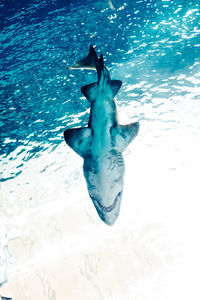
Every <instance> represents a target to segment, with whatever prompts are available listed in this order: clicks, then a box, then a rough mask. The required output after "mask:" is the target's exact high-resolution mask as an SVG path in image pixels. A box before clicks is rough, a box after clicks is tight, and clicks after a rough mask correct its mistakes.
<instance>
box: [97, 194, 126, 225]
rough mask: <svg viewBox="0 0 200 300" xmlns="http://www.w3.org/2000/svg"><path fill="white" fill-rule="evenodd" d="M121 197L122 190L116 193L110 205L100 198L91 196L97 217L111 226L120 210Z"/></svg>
mask: <svg viewBox="0 0 200 300" xmlns="http://www.w3.org/2000/svg"><path fill="white" fill-rule="evenodd" d="M121 198H122V191H121V192H119V193H118V194H117V196H116V198H115V199H114V200H113V202H112V204H111V205H106V204H105V203H104V202H103V201H102V199H98V198H93V197H91V199H92V201H93V203H94V206H95V208H96V210H97V213H98V215H99V217H100V218H101V219H102V221H103V222H104V223H106V224H107V225H110V226H112V225H113V224H114V223H115V221H116V219H117V217H118V215H119V211H120V205H121Z"/></svg>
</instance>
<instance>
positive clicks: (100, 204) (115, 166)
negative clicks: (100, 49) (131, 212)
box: [64, 55, 139, 225]
mask: <svg viewBox="0 0 200 300" xmlns="http://www.w3.org/2000/svg"><path fill="white" fill-rule="evenodd" d="M96 69H97V74H98V82H95V83H92V84H89V85H86V86H84V87H82V88H81V91H82V93H83V95H84V96H85V97H86V98H87V99H88V100H89V101H90V103H91V110H90V117H89V122H88V126H87V127H84V128H72V129H68V130H66V131H65V132H64V138H65V141H66V143H67V144H68V145H69V146H70V147H71V148H72V149H73V150H74V151H75V152H76V153H77V154H79V155H80V156H81V157H82V158H83V159H84V163H83V172H84V176H85V179H86V183H87V188H88V192H89V195H90V198H91V199H92V201H93V204H94V206H95V208H96V210H97V213H98V215H99V217H100V218H101V219H102V221H104V222H105V223H106V224H107V225H113V224H114V222H115V221H116V219H117V217H118V215H119V211H120V205H121V199H122V191H123V179H124V169H125V166H124V159H123V156H122V152H123V151H124V150H125V148H126V147H127V146H128V145H129V143H130V142H131V141H132V140H133V139H134V137H135V136H136V135H137V133H138V130H139V123H138V122H135V123H131V124H128V125H119V124H118V117H117V108H116V103H115V99H114V97H115V95H116V94H117V92H118V90H119V89H120V87H121V84H122V82H121V81H120V80H111V77H110V75H109V72H108V70H107V68H106V67H105V66H104V62H103V56H102V55H101V57H100V59H99V60H98V61H97V64H96Z"/></svg>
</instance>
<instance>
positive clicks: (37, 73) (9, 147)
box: [0, 0, 200, 299]
mask: <svg viewBox="0 0 200 300" xmlns="http://www.w3.org/2000/svg"><path fill="white" fill-rule="evenodd" d="M113 4H114V6H115V10H114V9H113V8H112V7H111V6H110V5H109V2H108V1H90V0H88V1H74V2H73V1H53V0H52V1H40V0H34V1H31V2H30V1H28V2H27V1H26V2H23V1H9V2H8V3H4V2H2V4H0V11H1V16H2V18H1V20H2V26H1V34H0V41H1V49H0V51H1V53H0V87H1V88H0V159H1V162H0V164H1V165H0V181H1V190H0V199H1V203H0V217H1V219H0V222H1V223H2V225H1V224H0V226H1V227H0V228H1V229H0V234H1V235H0V251H1V252H0V270H1V273H0V282H1V283H3V282H4V281H5V280H6V278H7V265H9V264H10V263H11V259H10V254H9V253H8V249H7V243H8V240H10V241H12V240H13V239H15V238H16V237H18V236H21V235H22V240H23V238H24V241H25V240H26V238H25V237H26V234H25V233H24V231H23V230H24V229H23V228H24V227H26V226H27V228H29V225H27V224H28V223H26V221H25V220H26V218H27V222H28V213H27V211H31V212H32V211H34V212H35V211H37V210H39V209H40V207H42V208H43V205H44V207H45V209H47V211H48V212H47V213H46V214H48V213H49V214H50V212H49V210H48V209H50V208H48V204H49V203H51V205H52V206H51V205H50V207H51V212H52V211H54V210H56V209H57V207H58V206H59V205H58V206H57V202H55V200H58V201H61V200H59V199H65V197H66V200H67V201H68V202H67V201H66V202H67V203H70V205H72V206H73V207H74V210H73V213H72V216H73V219H74V220H76V213H77V212H76V210H75V208H76V209H77V210H78V214H79V209H80V216H82V214H83V215H84V219H83V220H82V219H81V221H80V224H81V225H80V227H81V226H83V227H84V226H86V227H87V226H88V228H89V230H91V232H93V228H94V227H95V228H96V229H97V224H99V220H98V219H95V212H94V211H93V210H91V211H90V210H89V213H88V210H87V209H86V208H85V206H87V204H88V205H89V203H90V201H91V200H90V199H89V197H88V198H87V193H86V192H85V191H84V192H83V194H84V195H85V196H84V200H85V201H84V202H80V201H79V200H80V199H79V196H78V195H79V194H80V193H82V190H81V188H82V186H85V183H82V181H81V180H82V173H81V172H82V171H81V164H82V161H81V160H80V159H79V158H78V157H77V156H76V155H75V154H73V153H72V152H71V150H70V149H69V148H68V147H67V146H66V145H65V143H64V140H63V131H64V130H65V129H67V128H70V127H76V126H86V124H87V122H88V117H89V102H88V101H87V100H86V99H85V98H84V97H83V96H82V94H81V92H80V88H81V87H82V86H83V85H85V84H88V83H91V82H93V81H95V80H96V77H95V74H94V73H93V72H92V71H86V70H85V71H80V70H68V69H67V66H70V65H72V64H74V63H75V62H76V61H78V60H80V59H81V58H83V57H84V56H86V55H87V53H88V50H89V46H90V45H91V44H92V45H93V46H94V47H95V49H96V51H97V53H98V55H100V53H102V54H103V55H104V58H105V63H106V66H107V67H108V69H109V71H110V73H111V76H112V78H113V79H119V80H122V82H123V85H122V88H121V90H120V91H119V93H118V95H117V104H118V110H119V119H120V122H121V123H122V124H124V123H129V122H134V121H139V122H140V128H141V129H140V132H139V135H138V137H137V140H136V141H134V142H133V144H132V145H131V146H130V148H129V149H128V150H127V152H126V153H125V157H126V160H127V162H128V163H127V164H126V166H127V173H126V174H127V175H126V176H127V177H126V178H125V183H126V185H125V194H124V199H123V200H122V202H123V201H124V203H126V205H124V211H125V212H126V213H127V215H126V218H124V217H125V215H124V214H123V208H122V213H121V214H122V216H121V219H120V220H121V221H120V220H119V222H121V223H119V224H121V225H120V226H121V227H120V228H123V230H124V231H123V230H122V231H119V233H117V232H116V233H115V235H114V236H115V238H116V240H118V238H119V239H120V237H121V236H122V235H123V233H124V232H126V233H127V232H129V230H132V229H134V228H136V227H137V226H139V225H138V224H139V223H140V221H139V219H140V217H141V218H142V220H143V222H144V223H145V220H147V219H148V213H150V215H151V212H152V211H153V210H154V211H155V206H154V208H152V206H153V204H155V203H156V207H159V208H160V211H162V208H161V206H162V205H163V207H165V213H164V212H163V211H164V208H163V211H162V212H161V216H163V218H164V219H165V218H166V220H168V219H169V216H171V210H170V209H171V207H173V208H174V206H175V210H176V209H177V210H176V211H179V207H180V205H183V207H182V208H183V211H190V209H191V207H193V209H194V208H199V207H198V205H197V200H199V188H198V184H199V183H198V178H199V167H200V162H199V151H200V137H199V132H200V122H199V120H200V51H199V49H200V7H199V1H183V0H182V1H181V0H179V1H178V0H175V1H168V0H162V1H161V0H157V1H156V0H152V1H150V0H147V1H145V0H140V1H131V0H128V1H126V2H124V1H122V0H120V1H117V0H116V1H115V2H114V1H113ZM133 182H134V184H135V186H136V187H137V188H135V186H134V185H133ZM79 185H80V186H79ZM126 186H127V188H126ZM144 187H145V188H144ZM73 189H75V190H76V192H74V190H73ZM72 190H73V194H72V195H73V200H74V201H73V202H72V203H71V202H70V201H71V194H70V193H71V192H72ZM74 193H75V194H74ZM74 195H75V196H74ZM132 195H135V198H134V199H135V200H134V201H135V202H129V200H128V199H131V200H132ZM160 195H162V197H160ZM166 195H168V196H169V198H168V200H167V201H169V202H170V201H171V202H170V203H171V204H169V207H170V208H169V207H168V208H167V204H166V202H164V203H163V204H159V201H158V202H156V201H157V200H155V199H157V198H159V199H162V198H164V199H165V197H167V196H166ZM147 198H148V200H149V202H145V201H146V200H145V199H147ZM78 199H79V200H78ZM169 199H170V200H169ZM193 200H194V201H195V202H194V203H195V204H194V203H193V202H192V201H193ZM176 201H177V202H176ZM187 201H191V202H190V203H193V206H192V204H191V206H190V204H188V203H187ZM139 202H140V203H142V204H141V205H144V206H143V207H142V208H143V209H144V210H143V213H144V215H143V213H140V214H138V215H137V213H135V215H134V218H135V219H134V220H135V221H134V222H136V223H134V225H133V223H132V216H131V215H129V211H130V213H131V210H130V209H128V207H131V208H133V211H134V205H135V206H136V207H138V211H140V208H139V206H138V205H139V204H138V203H139ZM83 203H84V204H83ZM152 203H153V204H152ZM186 203H187V204H186ZM90 204H91V203H90ZM151 204H152V206H151ZM91 205H92V204H91ZM129 205H131V206H129ZM159 205H160V206H159ZM170 205H171V206H170ZM79 206H80V208H79ZM61 207H62V205H61ZM125 207H126V208H125ZM82 208H83V211H82ZM159 208H157V209H158V210H159ZM126 209H127V210H126ZM194 211H195V212H197V211H198V209H194ZM70 212H71V210H70ZM136 212H137V210H136ZM145 213H146V214H145ZM162 213H163V215H162ZM133 214H134V213H133ZM172 215H173V213H172ZM185 216H186V215H182V216H180V219H181V220H182V223H181V224H183V219H184V218H185ZM153 217H155V215H154V214H153V213H152V218H153ZM187 217H188V216H187ZM196 217H197V216H196V214H195V217H194V216H193V215H192V213H191V214H190V218H191V220H192V219H193V220H196V219H195V218H196ZM145 218H146V219H145ZM155 218H157V216H156V217H155ZM31 220H32V219H31ZM129 221H130V222H129ZM137 222H138V223H137ZM166 223H167V221H166ZM70 224H71V223H70ZM173 224H174V225H175V224H176V222H175V221H174V222H173ZM30 226H31V225H30ZM71 226H73V222H72V224H71ZM123 226H124V227H123ZM134 226H135V227H134ZM30 228H31V227H30ZM128 228H129V229H128ZM26 230H29V229H26ZM104 230H105V229H103V231H102V235H101V238H102V240H103V238H104V235H105V236H106V234H108V233H106V232H104ZM113 230H114V229H113ZM30 232H32V229H30ZM80 232H81V231H80ZM118 234H119V236H118ZM188 236H189V234H188ZM48 238H49V240H50V237H47V239H48ZM92 238H93V239H95V234H94V235H92ZM135 239H136V238H135ZM136 240H137V239H136ZM27 241H29V240H27ZM90 242H91V241H90ZM24 244H25V242H24ZM27 244H28V242H27ZM30 244H31V242H30ZM89 244H90V243H89V241H88V245H89ZM28 245H29V244H28ZM86 245H87V243H86ZM77 247H78V246H77ZM84 247H85V248H87V246H84ZM84 247H82V246H80V249H81V250H83V249H85V248H84ZM116 247H117V246H116ZM77 249H78V248H77ZM196 249H197V248H196ZM11 252H12V251H11ZM128 253H129V252H128ZM31 255H32V253H31ZM27 260H28V259H27ZM25 262H26V261H25ZM25 262H24V261H22V262H21V265H20V262H19V263H18V262H17V266H18V268H21V266H22V267H23V268H22V270H24V269H26V268H27V264H25ZM38 264H39V262H38ZM16 270H17V267H16V266H14V267H13V269H12V270H11V277H14V276H15V275H16V274H18V273H17V271H16ZM21 272H22V273H21V276H22V277H23V276H24V274H25V273H23V272H24V271H21ZM27 272H28V271H27ZM19 278H20V276H19ZM130 280H131V279H130ZM24 299H25V298H24ZM29 299H31V298H29ZM58 299H60V298H58ZM89 299H90V298H89ZM91 299H92V298H91ZM98 299H111V298H106V297H105V298H98ZM113 299H117V298H116V297H115V296H114V298H113ZM121 299H122V298H121ZM124 299H125V298H124ZM127 299H128V298H127ZM138 299H143V298H138ZM145 299H148V298H145ZM149 299H150V298H149ZM154 299H161V298H159V297H158V298H156V297H155V298H154ZM162 299H164V298H162ZM170 299H172V298H170ZM177 299H178V298H177ZM180 299H181V298H180ZM182 299H183V298H182Z"/></svg>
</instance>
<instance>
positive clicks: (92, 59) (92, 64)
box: [68, 45, 98, 70]
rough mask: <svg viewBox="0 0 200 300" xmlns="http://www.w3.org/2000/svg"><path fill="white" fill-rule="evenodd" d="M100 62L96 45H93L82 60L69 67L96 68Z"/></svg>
mask: <svg viewBox="0 0 200 300" xmlns="http://www.w3.org/2000/svg"><path fill="white" fill-rule="evenodd" d="M97 63H98V57H97V54H96V51H95V50H94V47H93V46H92V45H91V46H90V50H89V54H88V56H86V57H85V58H83V59H82V60H80V61H78V62H77V63H75V64H74V65H73V66H71V67H68V69H89V70H96V68H97Z"/></svg>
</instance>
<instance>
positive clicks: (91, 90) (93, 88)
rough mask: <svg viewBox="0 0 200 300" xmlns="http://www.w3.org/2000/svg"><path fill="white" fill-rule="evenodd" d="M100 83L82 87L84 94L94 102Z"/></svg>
mask: <svg viewBox="0 0 200 300" xmlns="http://www.w3.org/2000/svg"><path fill="white" fill-rule="evenodd" d="M97 90H98V84H97V83H96V82H94V83H91V84H88V85H85V86H83V87H82V88H81V92H82V94H83V95H84V96H85V97H86V98H87V99H88V100H89V101H90V102H91V103H92V102H93V101H94V100H95V99H96V95H97Z"/></svg>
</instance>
